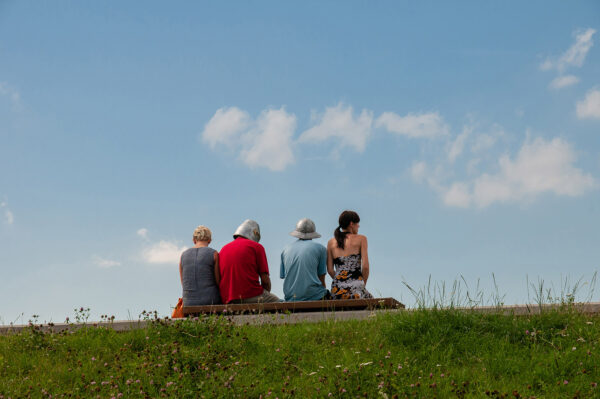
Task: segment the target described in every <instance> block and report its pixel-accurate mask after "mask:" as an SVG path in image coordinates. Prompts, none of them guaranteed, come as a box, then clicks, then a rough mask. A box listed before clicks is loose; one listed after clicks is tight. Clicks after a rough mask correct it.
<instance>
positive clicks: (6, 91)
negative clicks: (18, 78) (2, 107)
mask: <svg viewBox="0 0 600 399" xmlns="http://www.w3.org/2000/svg"><path fill="white" fill-rule="evenodd" d="M0 95H2V96H5V97H8V99H9V100H10V104H11V106H12V108H13V110H18V109H19V108H20V107H21V94H20V93H19V91H18V90H16V89H14V88H12V87H10V86H9V85H8V84H7V83H6V82H0Z"/></svg>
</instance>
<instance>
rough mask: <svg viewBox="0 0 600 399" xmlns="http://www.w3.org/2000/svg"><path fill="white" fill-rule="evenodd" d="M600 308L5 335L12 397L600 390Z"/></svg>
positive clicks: (1, 372)
mask: <svg viewBox="0 0 600 399" xmlns="http://www.w3.org/2000/svg"><path fill="white" fill-rule="evenodd" d="M599 341H600V318H598V317H597V316H589V315H583V314H580V313H578V312H576V311H574V310H569V309H568V308H564V309H562V310H559V311H549V312H545V313H543V314H541V315H535V316H530V317H522V316H519V317H513V316H503V315H500V314H488V315H484V314H476V313H470V312H458V311H455V310H418V311H413V312H402V313H395V314H384V315H379V316H376V317H373V318H370V319H369V320H364V321H348V322H337V323H331V322H324V323H316V324H310V323H306V324H296V325H279V326H278V325H270V324H266V325H261V326H235V325H233V324H231V323H229V322H228V321H226V320H225V319H223V318H219V317H204V318H200V319H196V320H186V321H181V322H165V321H161V320H157V321H156V322H154V323H152V325H151V326H150V327H148V328H145V329H139V330H132V331H128V332H124V333H123V332H122V333H117V332H114V331H112V330H110V329H103V328H84V329H81V330H78V331H71V332H64V333H60V334H49V333H42V332H41V331H40V330H39V329H36V328H34V327H32V328H30V329H28V330H27V331H24V332H22V333H20V334H15V335H7V336H0V399H2V398H9V397H10V398H23V397H36V398H37V397H53V398H60V397H90V398H96V397H100V398H112V397H114V398H120V397H123V398H138V397H139V398H143V397H173V398H186V397H189V398H195V397H206V398H214V397H257V398H258V397H261V396H262V397H263V398H267V397H268V398H276V397H278V398H283V397H294V396H295V397H336V398H337V397H341V398H346V397H347V398H350V397H381V398H386V397H387V398H393V397H421V398H423V397H425V398H429V397H431V398H433V397H439V398H453V397H458V398H481V397H486V396H487V397H492V398H500V397H511V398H513V397H537V398H541V397H545V398H548V397H553V398H554V397H582V398H583V397H585V398H591V397H600V388H598V387H597V386H596V385H597V383H598V382H600V370H599V365H600V347H599Z"/></svg>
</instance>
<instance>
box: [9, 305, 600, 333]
mask: <svg viewBox="0 0 600 399" xmlns="http://www.w3.org/2000/svg"><path fill="white" fill-rule="evenodd" d="M557 307H558V305H544V306H542V307H540V306H538V305H511V306H503V307H500V308H498V307H495V306H483V307H476V308H461V310H464V311H474V312H483V313H496V312H498V311H500V312H502V313H503V314H506V315H511V314H514V315H520V316H525V315H528V314H538V313H540V311H547V310H551V309H553V308H557ZM574 307H575V308H576V309H577V310H578V311H580V312H583V313H589V314H600V302H592V303H586V304H575V305H574ZM406 311H409V312H410V311H412V309H389V310H348V311H343V312H305V313H290V314H278V313H266V314H251V315H235V316H233V315H232V316H226V317H227V318H228V319H230V320H231V321H233V322H234V323H235V324H238V325H245V324H250V325H260V324H295V323H303V322H310V323H316V322H323V321H328V322H340V321H346V320H364V319H368V318H369V317H375V316H377V315H378V314H384V313H389V312H406ZM147 324H148V321H144V320H135V321H132V320H121V321H114V322H97V323H94V322H90V323H88V324H87V326H94V327H104V328H112V329H114V330H115V331H127V330H131V329H135V328H144V327H146V325H147ZM83 326H86V325H85V324H72V323H71V324H64V323H56V324H43V325H40V326H39V327H40V328H41V329H42V330H44V331H53V332H60V331H64V330H68V329H79V328H81V327H83ZM25 328H29V326H28V325H13V326H10V325H9V326H0V334H9V333H18V332H19V331H21V330H23V329H25Z"/></svg>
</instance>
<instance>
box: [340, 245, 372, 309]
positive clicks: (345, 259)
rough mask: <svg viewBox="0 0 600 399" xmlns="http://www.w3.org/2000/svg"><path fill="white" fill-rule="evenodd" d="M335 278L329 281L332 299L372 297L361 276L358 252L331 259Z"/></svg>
mask: <svg viewBox="0 0 600 399" xmlns="http://www.w3.org/2000/svg"><path fill="white" fill-rule="evenodd" d="M333 266H334V267H335V278H334V279H333V281H332V282H331V295H333V298H334V299H360V298H373V295H371V294H370V293H369V291H367V289H366V287H365V282H364V280H363V276H362V271H361V270H362V268H361V257H360V254H354V255H348V256H340V257H338V258H335V259H334V260H333Z"/></svg>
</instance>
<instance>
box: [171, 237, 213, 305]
mask: <svg viewBox="0 0 600 399" xmlns="http://www.w3.org/2000/svg"><path fill="white" fill-rule="evenodd" d="M192 239H193V241H194V246H193V247H192V248H190V249H187V250H185V251H184V252H183V254H181V261H180V262H179V276H180V278H181V286H182V287H183V306H200V305H214V304H219V303H221V294H220V293H219V282H220V278H219V253H218V252H217V251H215V250H214V249H212V248H210V247H209V246H208V245H209V244H210V242H211V241H212V233H211V231H210V229H209V228H208V227H206V226H198V227H197V228H196V230H194V235H193V237H192Z"/></svg>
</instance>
